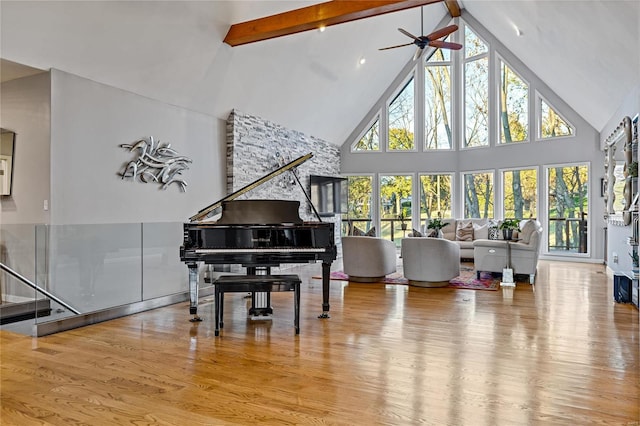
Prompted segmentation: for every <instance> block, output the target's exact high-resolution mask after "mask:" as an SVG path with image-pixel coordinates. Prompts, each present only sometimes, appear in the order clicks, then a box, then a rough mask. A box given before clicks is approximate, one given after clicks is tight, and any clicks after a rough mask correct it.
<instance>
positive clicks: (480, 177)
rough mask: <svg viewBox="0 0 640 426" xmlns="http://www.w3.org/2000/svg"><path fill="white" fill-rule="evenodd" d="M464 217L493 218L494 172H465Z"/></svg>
mask: <svg viewBox="0 0 640 426" xmlns="http://www.w3.org/2000/svg"><path fill="white" fill-rule="evenodd" d="M462 178H463V185H464V217H465V218H492V217H494V216H493V205H494V203H493V198H494V197H493V173H492V172H476V173H464V174H463V176H462Z"/></svg>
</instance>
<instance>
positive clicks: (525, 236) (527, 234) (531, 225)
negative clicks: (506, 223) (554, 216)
mask: <svg viewBox="0 0 640 426" xmlns="http://www.w3.org/2000/svg"><path fill="white" fill-rule="evenodd" d="M520 229H521V231H520V233H519V236H520V239H521V241H522V242H523V243H524V244H529V240H530V239H531V235H532V234H533V233H534V232H535V230H536V222H535V221H534V220H532V219H529V220H527V221H526V222H525V223H524V225H522V224H521V225H520Z"/></svg>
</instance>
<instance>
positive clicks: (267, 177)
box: [189, 153, 315, 222]
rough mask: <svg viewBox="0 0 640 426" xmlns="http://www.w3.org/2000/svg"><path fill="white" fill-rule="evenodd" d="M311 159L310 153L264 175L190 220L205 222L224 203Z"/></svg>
mask: <svg viewBox="0 0 640 426" xmlns="http://www.w3.org/2000/svg"><path fill="white" fill-rule="evenodd" d="M311 157H313V154H312V153H309V154H307V155H303V156H302V157H299V158H297V159H295V160H293V161H292V162H290V163H288V164H285V165H284V166H282V167H280V168H278V169H276V170H274V171H272V172H271V173H269V174H267V175H264V176H263V177H261V178H259V179H257V180H255V181H254V182H251V183H250V184H248V185H246V186H245V187H243V188H240V189H239V190H237V191H235V192H232V193H231V194H229V195H227V196H226V197H224V198H221V199H220V200H218V201H216V202H215V203H213V204H211V205H209V206H207V207H205V208H204V209H202V210H200V211H199V212H198V213H196V214H195V215H193V216H191V217H190V218H189V220H190V221H191V222H195V221H201V220H204V219H205V218H207V217H209V216H212V215H214V214H216V213H217V212H218V211H219V210H220V208H221V207H222V203H223V202H224V201H231V200H233V199H236V198H238V197H239V196H241V195H242V194H244V193H246V192H248V191H250V190H252V189H253V188H255V187H257V186H260V185H262V184H263V183H265V182H267V181H269V180H271V179H273V178H274V177H276V176H278V175H280V174H282V173H284V172H286V171H288V170H291V169H293V168H294V167H297V166H299V165H300V164H302V163H304V162H305V161H307V160H308V159H310V158H311ZM297 179H298V178H297V176H296V180H297ZM298 183H300V182H299V181H298ZM301 186H302V185H301ZM303 192H304V194H305V196H306V197H307V199H308V198H309V197H308V196H307V193H306V192H305V191H304V188H303ZM311 206H312V207H313V208H314V210H315V207H314V206H313V204H312V205H311Z"/></svg>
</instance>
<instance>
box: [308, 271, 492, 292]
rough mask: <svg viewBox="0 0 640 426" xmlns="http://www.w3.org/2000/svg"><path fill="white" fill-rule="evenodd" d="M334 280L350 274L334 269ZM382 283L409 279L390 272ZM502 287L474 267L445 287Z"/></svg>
mask: <svg viewBox="0 0 640 426" xmlns="http://www.w3.org/2000/svg"><path fill="white" fill-rule="evenodd" d="M312 278H314V279H322V277H320V276H314V277H312ZM329 278H330V279H331V280H334V281H349V276H348V275H347V274H345V273H344V272H342V271H333V272H331V275H330V276H329ZM380 283H382V284H408V283H409V280H407V279H406V278H405V277H403V276H402V274H400V273H397V272H396V273H393V274H389V275H387V276H386V277H384V280H383V281H380ZM499 287H500V278H496V277H494V276H493V275H492V274H491V273H489V272H481V273H480V279H477V278H476V271H474V270H473V268H468V267H464V266H463V267H461V268H460V275H459V276H457V277H455V278H454V279H452V280H451V281H449V285H448V286H447V287H445V288H459V289H467V290H492V291H493V290H498V288H499Z"/></svg>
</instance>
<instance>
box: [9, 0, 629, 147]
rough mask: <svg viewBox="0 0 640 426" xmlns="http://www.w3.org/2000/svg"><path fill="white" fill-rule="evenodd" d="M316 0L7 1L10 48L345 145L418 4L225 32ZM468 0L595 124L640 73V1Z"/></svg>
mask: <svg viewBox="0 0 640 426" xmlns="http://www.w3.org/2000/svg"><path fill="white" fill-rule="evenodd" d="M317 3H319V2H314V1H296V0H293V1H265V0H262V1H193V2H191V1H169V2H160V1H148V2H140V1H118V2H114V1H85V2H66V1H43V2H24V1H9V0H3V1H2V2H0V56H1V57H2V59H6V60H9V61H13V62H16V63H19V64H24V65H27V66H29V67H35V68H40V69H45V70H46V69H49V68H57V69H60V70H63V71H66V72H70V73H73V74H76V75H79V76H82V77H85V78H89V79H91V80H95V81H97V82H101V83H104V84H108V85H112V86H115V87H118V88H121V89H124V90H128V91H131V92H134V93H137V94H140V95H143V96H147V97H150V98H153V99H158V100H160V101H163V102H166V103H170V104H174V105H178V106H182V107H185V108H189V109H192V110H196V111H200V112H203V113H206V114H209V115H213V116H215V117H219V118H220V119H222V120H224V119H226V116H227V115H228V113H229V111H230V110H231V109H233V108H237V109H240V110H242V111H244V112H247V113H251V114H255V115H259V116H261V117H263V118H266V119H269V120H271V121H274V122H276V123H279V124H281V125H284V126H286V127H289V128H292V129H296V130H300V131H302V132H305V133H307V134H311V135H314V136H317V137H320V138H323V139H325V140H327V141H329V142H332V143H336V144H342V143H343V142H345V138H346V137H347V136H348V135H349V134H350V133H351V131H352V130H353V128H354V127H355V126H357V125H358V123H359V122H360V121H361V120H362V118H363V117H364V115H365V114H366V113H367V112H368V111H369V109H370V108H371V106H372V105H373V104H374V103H375V102H376V101H377V99H378V98H379V97H380V95H381V94H382V93H383V92H384V90H385V89H386V88H387V86H388V85H389V84H390V82H391V81H392V80H393V79H394V78H395V77H396V75H397V74H398V72H399V71H400V70H401V69H402V68H403V66H404V65H405V64H406V63H407V62H408V61H410V60H411V58H412V56H413V53H414V49H413V48H412V47H407V48H401V49H394V50H389V51H379V50H378V48H380V47H385V46H389V45H393V44H400V43H404V42H406V37H404V36H403V35H402V34H400V33H399V32H398V31H397V28H398V27H402V28H405V29H407V30H408V31H410V32H412V33H414V34H419V33H420V31H421V30H420V8H411V9H406V10H402V11H398V12H393V13H387V14H384V15H380V16H375V17H370V18H366V19H360V20H354V21H351V22H347V23H342V24H339V25H334V26H330V27H327V28H326V30H325V31H324V32H320V31H317V30H312V31H304V32H298V33H296V34H292V35H287V36H284V37H278V38H273V39H269V40H265V41H260V42H257V43H251V44H245V45H241V46H237V47H231V46H230V45H228V44H226V43H224V42H223V40H224V38H225V36H226V35H227V33H228V31H229V28H230V26H231V25H232V24H237V23H241V22H245V21H248V20H252V19H257V18H260V17H264V16H268V15H273V14H277V13H281V12H285V11H289V10H293V9H297V8H302V7H306V6H310V5H314V4H317ZM423 3H424V2H423ZM458 4H459V5H461V6H462V7H463V8H465V9H466V11H467V12H468V13H470V14H471V15H473V16H474V17H475V18H476V19H477V20H478V21H479V22H480V23H481V24H482V25H484V26H485V27H486V28H487V29H488V30H489V31H491V32H492V33H493V34H494V35H495V36H497V37H498V38H499V39H500V40H501V41H502V42H503V43H504V44H505V46H506V47H507V48H509V49H510V50H511V51H512V52H513V53H514V54H515V55H516V56H518V57H519V58H520V59H521V60H522V61H523V62H524V63H525V64H526V65H527V66H528V67H529V68H530V69H531V70H533V71H534V72H535V73H536V74H538V76H539V77H540V78H542V79H543V80H544V81H545V82H546V83H547V84H548V85H549V86H550V88H551V89H552V90H554V91H555V92H556V93H557V94H558V95H559V96H561V97H562V98H563V99H564V100H565V101H566V102H567V103H568V104H569V105H570V106H572V107H573V108H574V109H575V110H576V111H577V112H578V113H579V114H580V115H582V116H583V118H585V119H586V120H587V121H588V122H589V123H591V125H593V127H594V128H596V130H601V129H602V128H603V126H604V125H605V123H606V122H607V121H608V120H609V118H611V116H612V114H613V113H614V112H615V110H616V108H618V106H619V105H620V103H621V102H622V101H623V99H624V98H625V96H626V94H627V93H628V91H629V90H630V89H631V88H634V87H637V86H638V85H639V84H640V80H639V78H638V76H640V32H639V29H638V28H639V27H640V2H638V1H636V0H629V1H623V0H583V1H578V0H576V1H569V0H556V1H533V0H519V1H498V0H463V1H460V0H459V1H458ZM423 13H424V28H425V33H427V32H430V31H432V30H433V29H435V28H436V27H438V25H440V24H441V23H442V21H443V20H445V19H447V17H450V14H449V11H448V9H447V7H446V5H445V3H444V2H437V3H434V4H429V5H426V6H424V8H423ZM514 26H517V27H518V28H519V29H520V30H521V32H522V35H521V36H518V35H517V34H516V30H515V27H514ZM361 58H365V59H366V62H365V63H364V64H360V63H359V61H360V59H361ZM3 68H4V67H3ZM0 73H2V74H6V72H2V70H0ZM3 79H4V78H3Z"/></svg>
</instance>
